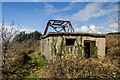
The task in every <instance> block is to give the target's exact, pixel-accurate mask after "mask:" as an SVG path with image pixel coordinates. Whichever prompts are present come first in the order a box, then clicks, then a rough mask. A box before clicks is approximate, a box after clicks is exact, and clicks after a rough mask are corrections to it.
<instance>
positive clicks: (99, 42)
mask: <svg viewBox="0 0 120 80" xmlns="http://www.w3.org/2000/svg"><path fill="white" fill-rule="evenodd" d="M49 27H52V28H53V29H54V30H55V31H56V32H49V33H47V31H48V28H49ZM40 51H41V54H42V55H43V56H44V57H45V58H46V59H47V60H48V61H49V60H50V59H51V55H52V54H56V55H60V56H61V55H63V54H66V53H71V54H78V55H81V56H84V57H86V58H90V57H93V56H94V57H96V56H97V57H99V58H103V57H104V56H105V34H93V33H75V31H74V28H73V27H72V24H71V22H70V21H63V20H49V21H48V23H47V26H46V29H45V32H44V35H43V37H41V38H40Z"/></svg>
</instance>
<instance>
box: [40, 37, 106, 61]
mask: <svg viewBox="0 0 120 80" xmlns="http://www.w3.org/2000/svg"><path fill="white" fill-rule="evenodd" d="M53 38H54V39H55V40H57V44H56V49H57V52H58V49H59V48H60V44H61V41H62V38H64V44H66V40H65V39H66V38H67V39H76V41H77V42H78V43H79V44H81V42H80V36H66V35H63V36H52V37H47V38H44V39H41V40H40V50H41V54H42V55H44V56H45V58H46V59H47V60H48V61H49V60H50V59H51V47H52V46H51V45H52V42H53ZM84 40H90V41H96V46H97V48H98V55H99V57H101V58H103V57H104V56H105V38H102V37H90V36H82V45H83V46H84ZM76 41H75V43H74V46H73V49H72V52H71V53H74V54H76V53H77V50H78V48H77V43H76ZM68 49H69V51H70V48H68ZM65 50H66V49H65ZM83 52H84V51H82V53H83ZM83 54H84V53H83Z"/></svg>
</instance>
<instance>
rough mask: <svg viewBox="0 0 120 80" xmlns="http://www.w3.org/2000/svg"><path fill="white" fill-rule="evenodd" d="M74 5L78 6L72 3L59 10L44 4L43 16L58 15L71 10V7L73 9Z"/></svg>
mask: <svg viewBox="0 0 120 80" xmlns="http://www.w3.org/2000/svg"><path fill="white" fill-rule="evenodd" d="M73 5H74V6H75V5H78V4H76V3H75V2H72V3H70V4H69V5H68V6H66V7H64V8H61V9H58V8H55V7H54V6H53V5H51V4H49V3H45V6H44V8H45V10H43V11H44V14H53V13H59V12H64V11H68V10H71V9H72V7H74V6H73Z"/></svg>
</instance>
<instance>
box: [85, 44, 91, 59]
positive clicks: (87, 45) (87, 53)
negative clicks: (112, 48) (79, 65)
mask: <svg viewBox="0 0 120 80" xmlns="http://www.w3.org/2000/svg"><path fill="white" fill-rule="evenodd" d="M84 46H85V57H86V58H90V42H85V44H84Z"/></svg>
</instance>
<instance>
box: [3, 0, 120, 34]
mask: <svg viewBox="0 0 120 80" xmlns="http://www.w3.org/2000/svg"><path fill="white" fill-rule="evenodd" d="M24 1H25V0H24ZM37 1H38V0H33V2H7V0H6V2H2V19H4V22H5V25H6V26H7V27H9V25H10V24H11V21H12V20H13V21H14V22H15V23H16V26H18V25H17V24H19V25H20V27H21V31H26V32H33V31H35V30H37V31H39V32H41V33H42V34H43V33H44V30H45V28H46V25H47V22H48V21H49V20H51V19H57V20H69V21H70V22H71V23H72V25H73V27H74V29H75V32H82V33H110V32H118V24H117V22H116V21H117V20H118V11H119V10H118V2H37ZM86 1H87V0H86ZM116 1H117V0H116ZM53 31H54V30H53V29H52V28H49V30H48V32H53Z"/></svg>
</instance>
